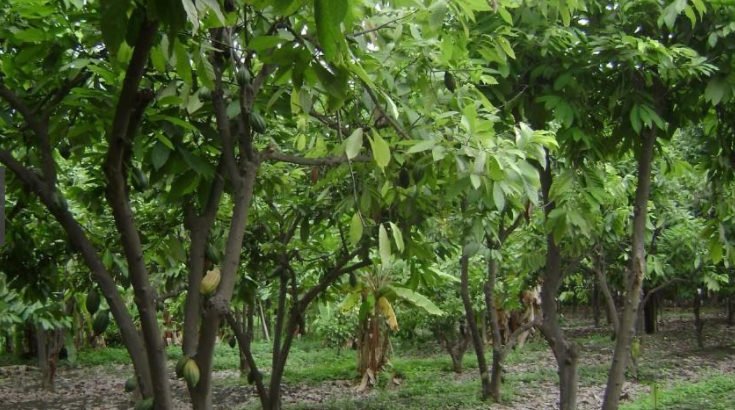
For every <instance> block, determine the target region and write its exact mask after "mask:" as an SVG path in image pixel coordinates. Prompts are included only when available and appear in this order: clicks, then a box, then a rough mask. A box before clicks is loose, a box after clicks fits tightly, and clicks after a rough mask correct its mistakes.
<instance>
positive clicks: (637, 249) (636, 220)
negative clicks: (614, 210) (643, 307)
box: [602, 131, 656, 410]
mask: <svg viewBox="0 0 735 410" xmlns="http://www.w3.org/2000/svg"><path fill="white" fill-rule="evenodd" d="M641 138H642V141H641V149H640V152H639V155H638V186H637V187H636V194H635V202H634V204H633V206H634V213H633V238H632V244H631V246H632V250H631V267H630V273H629V277H628V280H627V281H626V282H627V283H626V292H625V296H624V303H623V316H622V319H621V320H620V327H619V329H618V335H617V338H616V341H615V351H614V353H613V358H612V365H611V367H610V373H609V374H608V379H607V387H606V389H605V398H604V400H603V403H602V409H603V410H615V409H617V408H618V405H619V402H620V392H621V391H622V388H623V382H624V381H625V368H626V367H627V360H628V355H629V351H630V344H631V340H632V337H633V334H634V332H635V321H636V316H637V312H638V308H639V305H640V301H641V288H642V286H643V279H644V275H645V273H646V250H645V236H646V220H647V213H648V198H649V196H650V190H651V167H652V164H653V151H654V144H655V141H656V136H655V131H651V132H648V133H645V134H643V135H642V136H641Z"/></svg>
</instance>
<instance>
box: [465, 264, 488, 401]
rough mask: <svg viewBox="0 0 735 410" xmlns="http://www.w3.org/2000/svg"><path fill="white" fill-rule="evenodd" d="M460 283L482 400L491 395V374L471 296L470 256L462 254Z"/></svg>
mask: <svg viewBox="0 0 735 410" xmlns="http://www.w3.org/2000/svg"><path fill="white" fill-rule="evenodd" d="M459 265H460V283H461V290H460V293H461V295H462V303H463V304H464V310H465V314H466V315H467V327H469V328H470V334H471V335H472V344H473V346H474V347H475V355H476V356H477V367H478V370H479V371H480V381H481V383H482V393H481V396H480V397H481V398H482V400H487V399H488V398H489V397H490V374H489V373H488V369H487V360H486V359H485V345H484V344H483V343H482V335H481V334H480V330H479V329H478V328H477V320H476V319H475V311H474V310H473V309H472V299H471V298H470V285H469V282H470V279H469V256H467V255H464V254H463V255H462V257H461V258H460V262H459Z"/></svg>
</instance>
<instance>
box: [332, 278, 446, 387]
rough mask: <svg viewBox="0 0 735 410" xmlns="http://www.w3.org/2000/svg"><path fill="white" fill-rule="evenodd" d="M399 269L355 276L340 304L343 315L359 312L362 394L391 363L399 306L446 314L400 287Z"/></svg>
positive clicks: (358, 367) (415, 293)
mask: <svg viewBox="0 0 735 410" xmlns="http://www.w3.org/2000/svg"><path fill="white" fill-rule="evenodd" d="M396 268H397V266H394V267H393V268H386V265H385V264H381V266H379V267H377V266H374V267H373V269H371V270H367V271H365V272H364V273H363V274H361V275H360V276H359V278H357V277H355V279H354V280H353V281H352V283H353V284H354V286H352V288H351V290H350V292H349V293H348V294H347V296H346V297H345V299H344V300H343V302H342V305H341V309H342V311H343V312H348V311H350V310H353V309H359V314H358V320H359V325H358V330H357V331H358V335H357V345H358V350H357V352H358V353H357V355H358V356H357V370H358V372H359V374H360V375H361V376H362V381H361V383H360V386H359V388H358V390H361V391H362V390H365V389H367V387H368V386H371V385H374V384H375V383H376V382H377V376H378V373H379V372H380V371H381V370H382V369H383V367H384V366H385V365H386V364H387V363H388V359H389V356H390V351H391V345H390V333H391V332H397V331H398V330H399V325H398V317H397V316H396V312H395V309H394V306H395V305H396V303H398V302H407V303H408V304H410V305H412V306H414V307H417V308H420V309H423V310H425V311H426V312H427V313H429V314H431V315H443V314H444V312H443V311H442V310H441V309H439V307H437V306H436V305H435V304H434V302H432V301H431V300H429V299H428V298H427V297H426V296H424V295H422V294H420V293H418V292H416V291H415V290H412V289H410V288H408V287H404V286H400V285H398V284H397V283H396V282H395V280H396V276H397V273H398V271H399V269H396Z"/></svg>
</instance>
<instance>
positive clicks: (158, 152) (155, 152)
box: [151, 141, 171, 170]
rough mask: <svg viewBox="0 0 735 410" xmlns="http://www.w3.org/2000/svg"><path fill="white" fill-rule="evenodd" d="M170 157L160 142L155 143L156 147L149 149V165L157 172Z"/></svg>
mask: <svg viewBox="0 0 735 410" xmlns="http://www.w3.org/2000/svg"><path fill="white" fill-rule="evenodd" d="M170 155H171V150H170V149H168V148H167V147H166V145H164V144H163V143H162V142H160V141H159V142H157V143H156V145H154V146H153V149H151V164H152V165H153V169H155V170H159V169H161V167H162V166H163V165H164V164H165V163H166V161H168V157H169V156H170Z"/></svg>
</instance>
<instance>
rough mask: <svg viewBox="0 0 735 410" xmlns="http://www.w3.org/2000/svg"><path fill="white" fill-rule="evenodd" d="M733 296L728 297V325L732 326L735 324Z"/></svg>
mask: <svg viewBox="0 0 735 410" xmlns="http://www.w3.org/2000/svg"><path fill="white" fill-rule="evenodd" d="M733 299H734V297H733V295H730V296H728V297H727V325H728V326H732V325H733V323H734V322H735V301H733Z"/></svg>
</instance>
